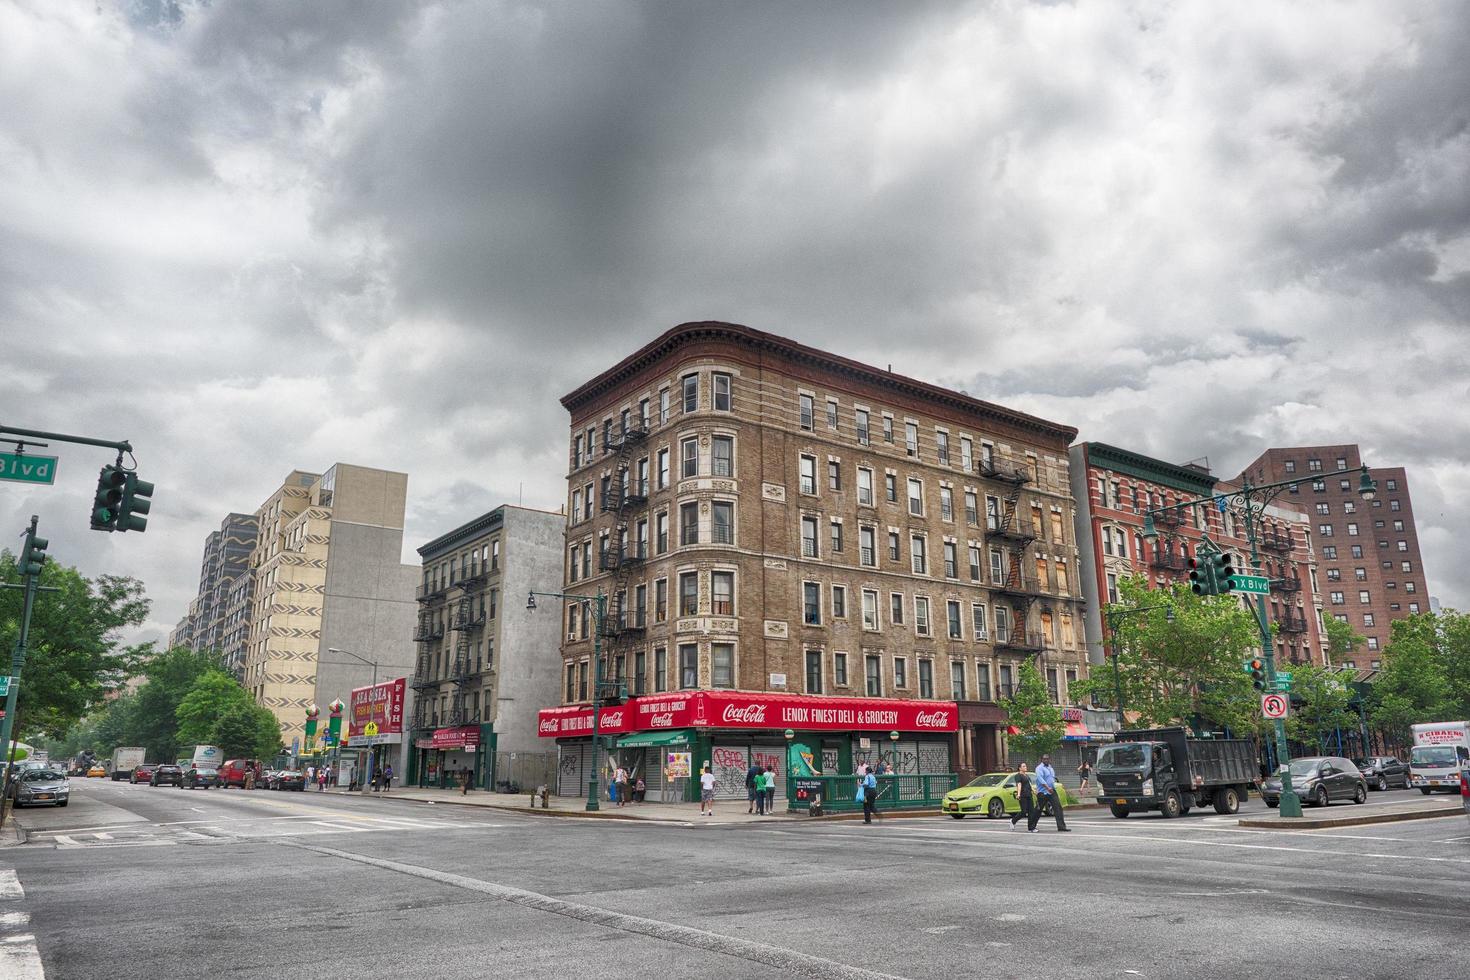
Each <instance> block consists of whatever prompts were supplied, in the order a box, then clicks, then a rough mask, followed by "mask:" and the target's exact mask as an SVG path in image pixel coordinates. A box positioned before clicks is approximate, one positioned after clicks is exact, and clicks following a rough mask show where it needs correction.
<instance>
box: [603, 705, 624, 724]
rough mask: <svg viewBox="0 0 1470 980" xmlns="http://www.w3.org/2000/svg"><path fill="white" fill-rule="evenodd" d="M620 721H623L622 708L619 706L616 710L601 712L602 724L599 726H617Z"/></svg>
mask: <svg viewBox="0 0 1470 980" xmlns="http://www.w3.org/2000/svg"><path fill="white" fill-rule="evenodd" d="M622 723H623V709H622V708H619V709H618V710H617V711H604V712H603V713H602V726H601V727H603V728H617V727H618V726H619V725H621V724H622Z"/></svg>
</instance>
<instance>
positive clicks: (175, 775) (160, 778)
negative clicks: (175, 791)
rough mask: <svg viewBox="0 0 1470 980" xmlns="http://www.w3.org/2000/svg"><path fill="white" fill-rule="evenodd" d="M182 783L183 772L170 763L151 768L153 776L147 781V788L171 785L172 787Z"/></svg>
mask: <svg viewBox="0 0 1470 980" xmlns="http://www.w3.org/2000/svg"><path fill="white" fill-rule="evenodd" d="M183 781H184V770H183V769H182V768H181V767H179V766H176V765H174V764H172V763H164V764H163V765H161V766H154V767H153V776H152V777H151V778H150V779H149V780H148V785H149V786H166V785H168V784H170V783H172V784H173V785H174V786H177V785H179V784H180V783H182V782H183Z"/></svg>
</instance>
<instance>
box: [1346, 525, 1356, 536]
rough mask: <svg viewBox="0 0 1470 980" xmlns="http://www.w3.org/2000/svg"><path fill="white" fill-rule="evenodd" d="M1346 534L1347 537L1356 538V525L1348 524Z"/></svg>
mask: <svg viewBox="0 0 1470 980" xmlns="http://www.w3.org/2000/svg"><path fill="white" fill-rule="evenodd" d="M1347 533H1348V537H1350V538H1356V537H1357V536H1358V525H1356V524H1353V523H1349V524H1348V526H1347Z"/></svg>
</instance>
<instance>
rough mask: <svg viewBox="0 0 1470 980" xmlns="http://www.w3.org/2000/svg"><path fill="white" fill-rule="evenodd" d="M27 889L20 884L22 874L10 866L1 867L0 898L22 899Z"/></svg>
mask: <svg viewBox="0 0 1470 980" xmlns="http://www.w3.org/2000/svg"><path fill="white" fill-rule="evenodd" d="M25 897H26V890H25V889H24V888H22V887H21V886H20V876H19V875H17V874H16V873H15V871H14V870H12V869H10V868H0V898H6V899H10V898H13V899H21V898H25Z"/></svg>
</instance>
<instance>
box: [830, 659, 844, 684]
mask: <svg viewBox="0 0 1470 980" xmlns="http://www.w3.org/2000/svg"><path fill="white" fill-rule="evenodd" d="M832 683H834V684H836V685H837V686H838V687H846V686H847V654H845V653H834V654H832Z"/></svg>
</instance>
